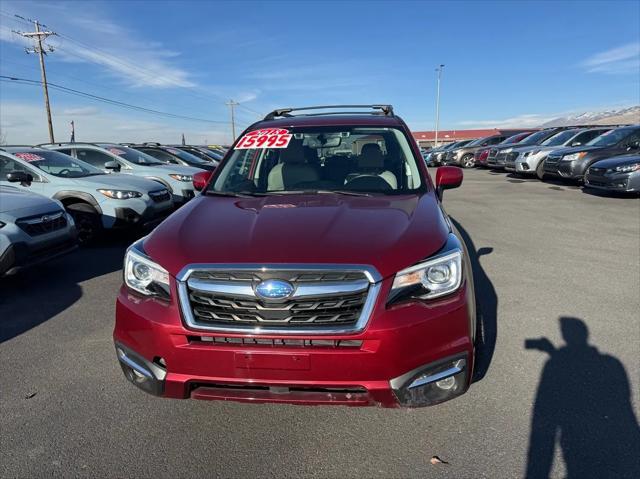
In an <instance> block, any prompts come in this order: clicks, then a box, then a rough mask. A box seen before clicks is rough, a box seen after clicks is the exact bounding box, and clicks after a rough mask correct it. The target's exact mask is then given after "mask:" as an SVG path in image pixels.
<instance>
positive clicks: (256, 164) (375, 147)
mask: <svg viewBox="0 0 640 479" xmlns="http://www.w3.org/2000/svg"><path fill="white" fill-rule="evenodd" d="M422 187H423V182H422V178H421V174H420V170H419V168H418V164H417V162H416V160H415V158H414V156H413V152H412V150H411V148H410V146H409V142H408V141H407V138H406V136H405V135H404V134H403V133H402V132H401V131H400V130H398V129H396V128H369V127H327V128H290V129H279V128H270V129H262V130H254V131H251V132H249V133H247V134H246V135H244V136H243V137H242V138H240V140H239V141H238V143H236V145H235V147H234V150H233V154H232V155H231V157H230V158H229V159H228V160H227V161H226V162H225V163H224V166H223V167H222V169H221V170H220V173H219V174H218V175H217V176H216V179H215V181H214V182H212V184H211V185H210V187H209V189H208V190H207V194H216V193H217V194H225V193H242V194H250V195H260V194H286V193H289V192H309V193H337V194H358V195H368V194H406V193H412V192H416V191H418V190H420V189H421V188H422Z"/></svg>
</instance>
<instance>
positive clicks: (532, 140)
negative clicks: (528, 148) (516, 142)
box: [520, 130, 549, 145]
mask: <svg viewBox="0 0 640 479" xmlns="http://www.w3.org/2000/svg"><path fill="white" fill-rule="evenodd" d="M547 136H549V132H548V131H546V130H542V131H539V132H537V133H534V134H533V135H529V136H528V137H526V138H525V139H524V140H522V141H521V142H520V143H521V144H522V145H537V144H538V143H539V142H541V141H542V140H544V139H546V138H547Z"/></svg>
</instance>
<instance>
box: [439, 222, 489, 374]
mask: <svg viewBox="0 0 640 479" xmlns="http://www.w3.org/2000/svg"><path fill="white" fill-rule="evenodd" d="M450 219H451V222H452V223H453V224H454V226H455V227H456V229H457V230H458V231H459V233H460V235H461V236H462V239H463V240H464V242H465V244H466V245H467V250H468V252H469V259H470V260H471V267H472V268H473V280H474V281H473V282H474V286H475V293H476V311H477V314H476V316H477V325H476V328H477V329H476V363H475V368H474V372H473V381H474V382H477V381H480V380H481V379H482V378H484V376H485V375H486V374H487V371H488V370H489V366H490V364H491V360H492V358H493V353H494V351H495V349H496V340H497V337H498V296H497V294H496V290H495V288H494V287H493V283H492V282H491V280H490V279H489V276H488V275H487V273H486V272H485V270H484V268H483V267H482V265H481V264H480V257H481V256H484V255H488V254H491V253H492V252H493V248H486V247H485V248H480V249H476V246H475V245H474V243H473V240H472V239H471V237H470V236H469V233H467V230H465V229H464V228H463V227H462V225H460V223H458V222H457V221H456V220H455V219H453V218H450Z"/></svg>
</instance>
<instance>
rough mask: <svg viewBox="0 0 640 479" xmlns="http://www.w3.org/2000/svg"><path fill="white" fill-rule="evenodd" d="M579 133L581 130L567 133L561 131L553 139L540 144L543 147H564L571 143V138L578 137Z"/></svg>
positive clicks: (567, 131)
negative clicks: (568, 142)
mask: <svg viewBox="0 0 640 479" xmlns="http://www.w3.org/2000/svg"><path fill="white" fill-rule="evenodd" d="M579 131H580V130H565V131H561V132H560V133H556V134H555V135H553V136H552V137H550V138H547V139H546V140H544V141H543V142H542V143H540V144H541V145H542V146H560V145H564V144H565V143H566V142H567V141H569V140H570V139H571V138H573V137H574V136H576V133H578V132H579Z"/></svg>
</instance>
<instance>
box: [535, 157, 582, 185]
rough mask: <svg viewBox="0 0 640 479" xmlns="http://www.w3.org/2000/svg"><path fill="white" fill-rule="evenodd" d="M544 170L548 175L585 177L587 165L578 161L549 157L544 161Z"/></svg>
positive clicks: (576, 178) (574, 178)
mask: <svg viewBox="0 0 640 479" xmlns="http://www.w3.org/2000/svg"><path fill="white" fill-rule="evenodd" d="M544 172H545V174H547V175H551V176H559V177H560V178H566V179H568V180H581V179H582V178H584V173H585V166H584V165H583V164H581V163H580V162H578V161H564V160H559V159H555V158H552V157H551V158H550V157H547V159H546V160H545V162H544Z"/></svg>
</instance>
